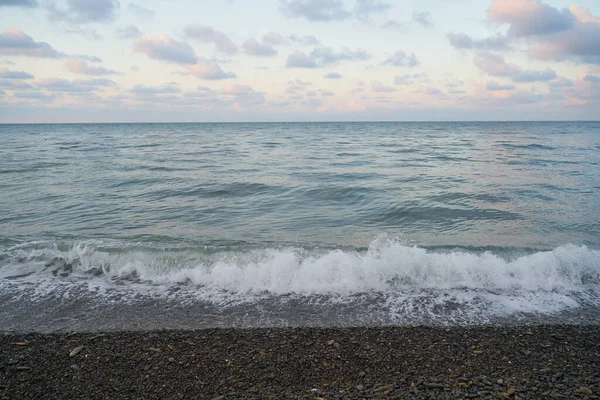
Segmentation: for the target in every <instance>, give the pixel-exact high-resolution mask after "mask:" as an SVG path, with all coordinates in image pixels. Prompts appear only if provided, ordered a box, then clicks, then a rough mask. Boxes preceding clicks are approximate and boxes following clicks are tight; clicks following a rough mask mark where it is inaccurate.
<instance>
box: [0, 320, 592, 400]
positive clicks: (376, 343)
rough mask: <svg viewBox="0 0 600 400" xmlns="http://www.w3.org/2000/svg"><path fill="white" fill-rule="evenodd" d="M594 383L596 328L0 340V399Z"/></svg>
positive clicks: (535, 395) (394, 391) (543, 391)
mask: <svg viewBox="0 0 600 400" xmlns="http://www.w3.org/2000/svg"><path fill="white" fill-rule="evenodd" d="M75 350H78V351H75ZM599 374H600V326H597V325H595V326H560V325H550V326H525V327H503V326H494V327H493V326H486V327H452V328H433V327H380V328H372V327H371V328H344V329H324V328H323V329H321V328H295V329H245V330H244V329H242V330H240V329H211V330H199V331H154V332H111V333H85V334H83V333H69V334H23V335H15V334H9V335H0V398H1V399H190V398H199V399H242V398H243V399H285V398H290V399H337V398H340V399H341V398H344V399H345V398H349V399H354V398H356V399H363V398H377V399H380V398H396V399H455V398H456V399H470V398H471V399H503V398H506V399H516V400H518V399H563V398H564V399H568V398H573V399H600V375H599Z"/></svg>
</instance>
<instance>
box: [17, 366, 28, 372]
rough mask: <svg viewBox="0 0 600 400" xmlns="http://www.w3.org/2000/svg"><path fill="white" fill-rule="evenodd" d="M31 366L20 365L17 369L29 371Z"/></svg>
mask: <svg viewBox="0 0 600 400" xmlns="http://www.w3.org/2000/svg"><path fill="white" fill-rule="evenodd" d="M30 369H31V367H26V366H24V365H20V366H18V367H17V371H29V370H30Z"/></svg>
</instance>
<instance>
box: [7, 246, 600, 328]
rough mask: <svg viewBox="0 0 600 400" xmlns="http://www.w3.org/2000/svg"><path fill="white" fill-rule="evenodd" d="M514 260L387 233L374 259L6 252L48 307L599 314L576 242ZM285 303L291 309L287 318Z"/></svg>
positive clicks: (597, 263)
mask: <svg viewBox="0 0 600 400" xmlns="http://www.w3.org/2000/svg"><path fill="white" fill-rule="evenodd" d="M509 254H512V255H510V256H509ZM515 254H516V253H514V251H512V252H509V251H505V252H502V251H497V252H496V253H494V252H491V251H487V252H482V251H477V252H474V251H469V250H466V249H456V250H453V251H448V250H445V251H442V250H430V249H425V248H422V247H417V246H408V245H406V244H403V243H402V242H399V241H395V240H391V239H390V238H388V237H387V236H385V235H384V236H381V237H379V238H378V239H376V240H375V241H374V242H373V243H372V244H371V246H370V247H369V248H368V250H366V251H352V250H318V249H306V248H300V247H287V248H266V249H257V248H242V247H239V248H235V249H231V248H229V249H227V250H219V249H217V248H190V247H186V248H168V249H161V248H158V247H157V246H155V245H154V246H152V245H148V244H124V243H120V242H116V241H113V242H101V241H87V242H79V243H75V244H60V245H49V244H47V243H41V242H40V243H29V244H24V245H21V246H17V247H13V248H10V249H4V250H2V251H0V287H1V288H4V289H3V290H4V293H9V292H10V293H11V295H10V297H11V298H13V299H19V298H21V299H22V298H24V297H26V298H29V299H34V300H35V299H37V300H42V301H46V300H48V299H52V301H56V300H58V301H67V302H70V301H74V300H75V299H78V301H79V300H81V299H83V298H88V300H89V301H91V302H92V304H96V302H97V301H101V302H103V303H105V304H109V303H110V304H114V303H119V302H125V303H131V302H136V301H142V300H143V299H154V300H159V301H168V302H171V303H174V304H181V305H185V304H188V305H189V304H191V303H193V302H195V301H201V302H205V304H211V307H217V308H223V307H225V308H227V307H231V306H233V307H237V306H240V305H243V304H255V305H256V307H255V308H257V309H260V310H263V309H264V310H266V311H264V313H265V315H263V316H261V317H260V318H267V319H268V318H270V317H269V315H271V317H274V316H275V314H277V315H276V317H275V318H276V319H277V320H278V321H281V320H285V318H292V317H290V315H292V314H293V313H294V311H293V309H295V308H294V307H297V306H298V305H299V304H301V305H302V306H301V307H305V308H304V309H305V310H306V308H307V307H308V309H310V310H311V311H310V315H315V317H314V318H317V319H318V318H321V317H317V315H319V313H322V315H323V317H322V318H323V319H324V320H328V321H330V320H331V313H332V312H333V313H336V315H337V316H336V318H337V319H336V321H337V322H335V323H341V324H345V323H362V322H364V320H365V318H370V320H371V322H372V323H377V321H380V322H381V323H428V322H432V321H436V323H482V322H487V321H490V320H493V319H494V318H496V317H506V316H512V315H523V314H537V315H556V314H558V313H561V312H565V311H570V310H577V309H583V308H586V309H588V310H589V309H590V307H591V308H592V309H595V310H599V309H600V251H598V250H594V249H589V248H587V247H585V246H577V245H573V244H567V245H564V246H560V247H558V248H555V249H553V250H549V251H538V252H531V251H530V252H528V253H523V252H522V253H520V255H515ZM1 292H2V291H0V293H1ZM140 299H142V300H140ZM289 301H292V302H293V304H295V305H294V306H292V305H291V304H292V303H289ZM265 302H266V303H265ZM286 304H288V306H286ZM280 307H283V308H284V309H285V307H292V308H290V309H289V310H288V316H287V317H282V315H280V311H278V310H279V309H280ZM332 310H336V311H332ZM367 310H368V311H367ZM253 312H257V311H253ZM262 312H263V311H261V313H262ZM289 313H291V314H289ZM305 315H306V314H305ZM282 318H283V319H282ZM340 321H341V322H340ZM352 321H354V322H352Z"/></svg>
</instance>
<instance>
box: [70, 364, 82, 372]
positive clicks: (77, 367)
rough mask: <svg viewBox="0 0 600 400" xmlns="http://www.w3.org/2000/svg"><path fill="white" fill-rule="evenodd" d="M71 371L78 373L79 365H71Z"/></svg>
mask: <svg viewBox="0 0 600 400" xmlns="http://www.w3.org/2000/svg"><path fill="white" fill-rule="evenodd" d="M71 369H72V370H73V371H79V369H80V368H79V365H77V364H73V365H71Z"/></svg>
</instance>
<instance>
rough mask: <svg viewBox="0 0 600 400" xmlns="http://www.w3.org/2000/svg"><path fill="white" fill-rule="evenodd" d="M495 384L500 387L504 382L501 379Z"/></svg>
mask: <svg viewBox="0 0 600 400" xmlns="http://www.w3.org/2000/svg"><path fill="white" fill-rule="evenodd" d="M496 383H497V384H498V385H502V384H504V380H503V379H498V380H497V381H496Z"/></svg>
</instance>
